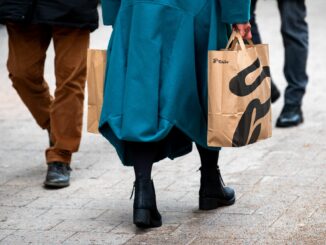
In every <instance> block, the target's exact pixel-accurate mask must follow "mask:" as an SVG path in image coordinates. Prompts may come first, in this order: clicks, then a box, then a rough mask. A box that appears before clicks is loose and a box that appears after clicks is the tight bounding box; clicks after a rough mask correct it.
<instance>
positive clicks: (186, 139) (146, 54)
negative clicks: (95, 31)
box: [99, 0, 250, 165]
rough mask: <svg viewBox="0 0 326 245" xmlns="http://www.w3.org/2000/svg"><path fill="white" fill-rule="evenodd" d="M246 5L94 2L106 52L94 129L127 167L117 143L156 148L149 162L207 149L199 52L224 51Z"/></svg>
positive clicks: (239, 1)
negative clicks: (107, 28) (107, 34)
mask: <svg viewBox="0 0 326 245" xmlns="http://www.w3.org/2000/svg"><path fill="white" fill-rule="evenodd" d="M249 8H250V0H102V9H103V19H104V24H106V25H113V33H112V36H111V39H110V43H109V47H108V59H107V69H106V79H105V86H104V103H103V109H102V115H101V120H100V126H99V130H100V132H101V134H102V135H103V136H104V137H105V138H107V139H108V140H109V141H110V142H111V143H112V144H113V145H114V147H115V148H116V150H117V152H118V155H119V157H120V159H121V160H122V162H123V163H124V164H125V165H132V164H133V163H132V159H130V158H129V156H128V154H127V152H126V147H125V141H134V142H156V141H160V142H161V143H160V144H161V147H160V148H161V151H160V154H159V156H157V159H156V161H159V160H161V159H163V158H165V157H169V158H171V159H173V158H175V157H178V156H181V155H184V154H186V153H189V152H190V151H191V149H192V142H193V141H194V142H196V143H197V144H199V145H201V146H203V147H206V148H207V53H208V50H218V49H221V48H224V47H225V46H226V43H227V40H228V33H229V31H230V24H233V23H244V22H247V21H248V20H249V17H250V16H249Z"/></svg>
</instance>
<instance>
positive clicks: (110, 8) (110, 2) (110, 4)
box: [101, 0, 121, 26]
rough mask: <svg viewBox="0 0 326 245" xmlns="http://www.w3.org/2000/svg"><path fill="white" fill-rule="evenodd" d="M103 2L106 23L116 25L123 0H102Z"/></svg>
mask: <svg viewBox="0 0 326 245" xmlns="http://www.w3.org/2000/svg"><path fill="white" fill-rule="evenodd" d="M101 3H102V15H103V23H104V25H108V26H111V25H114V22H115V19H116V17H117V15H118V12H119V9H120V4H121V0H102V1H101Z"/></svg>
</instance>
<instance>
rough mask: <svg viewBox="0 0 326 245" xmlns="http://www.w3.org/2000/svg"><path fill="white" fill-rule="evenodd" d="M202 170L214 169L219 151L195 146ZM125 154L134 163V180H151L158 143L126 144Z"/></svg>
mask: <svg viewBox="0 0 326 245" xmlns="http://www.w3.org/2000/svg"><path fill="white" fill-rule="evenodd" d="M196 146H197V149H198V152H199V155H200V160H201V165H202V169H203V170H208V171H211V170H213V169H216V167H217V163H218V157H219V151H215V150H208V149H206V148H203V147H201V146H199V145H198V144H196ZM126 147H127V153H128V154H129V157H130V158H131V159H133V161H134V170H135V176H136V180H140V179H142V180H148V179H151V173H152V166H153V162H154V159H155V158H156V156H157V154H158V151H159V147H160V143H159V142H150V143H143V142H126Z"/></svg>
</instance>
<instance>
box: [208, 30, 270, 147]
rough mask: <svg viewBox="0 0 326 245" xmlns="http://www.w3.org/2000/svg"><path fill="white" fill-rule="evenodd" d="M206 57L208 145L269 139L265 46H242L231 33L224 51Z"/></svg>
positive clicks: (238, 38)
mask: <svg viewBox="0 0 326 245" xmlns="http://www.w3.org/2000/svg"><path fill="white" fill-rule="evenodd" d="M208 56H209V60H208V97H209V98H208V135H207V141H208V142H207V143H208V145H209V146H219V147H239V146H244V145H248V144H252V143H255V142H257V141H260V140H263V139H267V138H269V137H271V136H272V124H271V118H272V117H271V101H270V96H271V79H270V72H269V54H268V45H266V44H259V45H253V44H252V42H250V45H245V43H244V41H243V39H242V38H241V35H240V34H239V33H237V32H233V33H232V35H231V37H230V40H229V43H228V45H227V48H226V49H225V50H221V51H209V54H208Z"/></svg>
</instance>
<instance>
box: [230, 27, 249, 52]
mask: <svg viewBox="0 0 326 245" xmlns="http://www.w3.org/2000/svg"><path fill="white" fill-rule="evenodd" d="M247 42H248V43H249V44H250V45H254V43H253V42H252V40H247ZM237 43H239V44H240V48H241V49H242V50H245V49H246V45H245V43H244V41H243V38H242V36H241V35H240V33H239V32H237V31H233V32H232V34H231V36H230V38H229V41H228V44H227V45H226V49H230V50H234V48H235V45H236V44H237ZM231 44H232V46H231Z"/></svg>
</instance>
